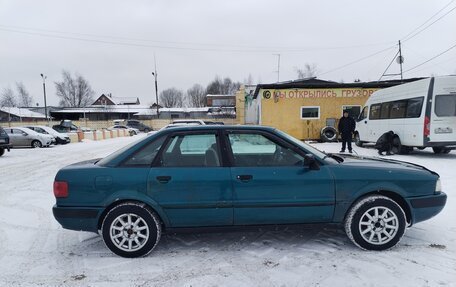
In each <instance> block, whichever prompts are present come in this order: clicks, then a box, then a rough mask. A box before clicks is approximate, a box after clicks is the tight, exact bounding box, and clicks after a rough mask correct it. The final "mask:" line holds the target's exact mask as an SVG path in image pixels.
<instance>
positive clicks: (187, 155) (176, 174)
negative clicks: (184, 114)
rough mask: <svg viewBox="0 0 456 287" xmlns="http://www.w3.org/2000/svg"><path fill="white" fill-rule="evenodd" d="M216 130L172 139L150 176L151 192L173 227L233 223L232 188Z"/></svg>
mask: <svg viewBox="0 0 456 287" xmlns="http://www.w3.org/2000/svg"><path fill="white" fill-rule="evenodd" d="M223 163H224V162H223V159H222V156H221V152H220V140H219V134H218V132H217V131H199V132H179V133H175V134H173V135H172V136H170V137H169V138H168V140H167V142H166V143H165V145H164V147H163V148H162V149H161V153H160V154H159V157H158V158H157V159H156V160H155V163H154V167H152V169H151V171H150V173H149V179H148V182H149V187H148V189H149V191H148V192H149V193H150V195H151V196H152V197H153V198H154V199H155V200H156V201H157V202H158V204H160V206H161V207H162V208H163V210H164V211H165V213H166V215H167V217H168V219H169V221H170V223H171V225H172V226H173V227H198V226H222V225H232V224H233V208H232V186H231V177H230V169H229V167H226V166H224V164H223Z"/></svg>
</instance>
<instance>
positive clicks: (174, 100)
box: [160, 88, 184, 108]
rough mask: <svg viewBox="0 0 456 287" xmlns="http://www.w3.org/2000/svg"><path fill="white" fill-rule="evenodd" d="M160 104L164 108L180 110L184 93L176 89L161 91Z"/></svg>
mask: <svg viewBox="0 0 456 287" xmlns="http://www.w3.org/2000/svg"><path fill="white" fill-rule="evenodd" d="M160 102H161V104H162V105H163V106H164V107H165V108H180V107H182V105H183V102H184V93H183V92H182V91H180V90H178V89H176V88H170V89H166V90H163V91H161V93H160Z"/></svg>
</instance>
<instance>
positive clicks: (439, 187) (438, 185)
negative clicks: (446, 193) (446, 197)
mask: <svg viewBox="0 0 456 287" xmlns="http://www.w3.org/2000/svg"><path fill="white" fill-rule="evenodd" d="M441 192H442V182H441V181H440V178H439V179H437V182H436V183H435V193H441Z"/></svg>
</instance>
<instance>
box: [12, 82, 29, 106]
mask: <svg viewBox="0 0 456 287" xmlns="http://www.w3.org/2000/svg"><path fill="white" fill-rule="evenodd" d="M16 90H17V97H18V102H19V106H21V107H30V106H32V105H33V97H32V96H30V94H29V92H28V91H27V89H26V88H25V85H24V83H22V82H18V83H16Z"/></svg>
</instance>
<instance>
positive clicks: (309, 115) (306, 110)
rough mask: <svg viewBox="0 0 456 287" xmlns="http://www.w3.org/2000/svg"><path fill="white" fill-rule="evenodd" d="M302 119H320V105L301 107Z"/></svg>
mask: <svg viewBox="0 0 456 287" xmlns="http://www.w3.org/2000/svg"><path fill="white" fill-rule="evenodd" d="M301 119H305V120H313V119H320V107H317V106H312V107H311V106H306V107H301Z"/></svg>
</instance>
